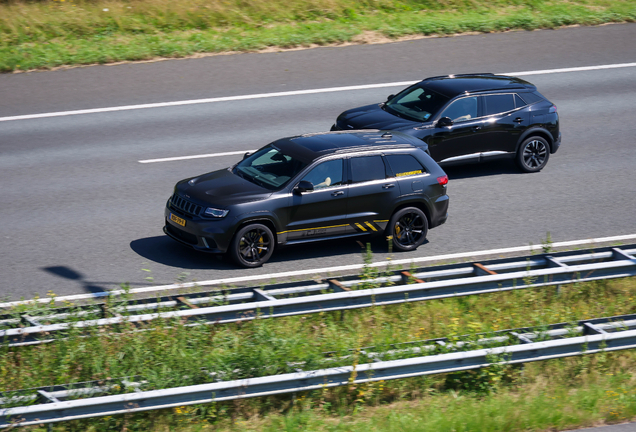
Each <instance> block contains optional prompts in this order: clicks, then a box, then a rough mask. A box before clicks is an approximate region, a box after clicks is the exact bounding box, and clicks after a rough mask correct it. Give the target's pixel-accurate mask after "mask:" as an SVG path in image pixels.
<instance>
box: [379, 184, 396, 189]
mask: <svg viewBox="0 0 636 432" xmlns="http://www.w3.org/2000/svg"><path fill="white" fill-rule="evenodd" d="M392 187H395V185H394V184H391V183H387V184H385V185H384V186H382V189H391V188H392Z"/></svg>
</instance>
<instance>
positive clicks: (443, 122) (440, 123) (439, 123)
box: [437, 117, 453, 127]
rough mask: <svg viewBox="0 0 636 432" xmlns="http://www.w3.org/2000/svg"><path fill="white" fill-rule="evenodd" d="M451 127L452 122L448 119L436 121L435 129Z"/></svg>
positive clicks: (443, 118)
mask: <svg viewBox="0 0 636 432" xmlns="http://www.w3.org/2000/svg"><path fill="white" fill-rule="evenodd" d="M452 125H453V121H452V120H451V119H450V117H442V118H441V119H439V120H437V127H446V126H452Z"/></svg>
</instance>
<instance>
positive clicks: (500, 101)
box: [484, 94, 515, 116]
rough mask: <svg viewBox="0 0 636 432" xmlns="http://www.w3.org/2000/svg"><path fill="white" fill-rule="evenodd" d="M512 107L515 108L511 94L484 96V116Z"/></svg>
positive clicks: (511, 108)
mask: <svg viewBox="0 0 636 432" xmlns="http://www.w3.org/2000/svg"><path fill="white" fill-rule="evenodd" d="M513 109H515V99H514V97H513V95H512V94H498V95H490V96H484V115H486V116H489V115H493V114H499V113H502V112H506V111H512V110H513Z"/></svg>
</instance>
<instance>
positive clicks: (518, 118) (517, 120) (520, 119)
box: [513, 117, 523, 123]
mask: <svg viewBox="0 0 636 432" xmlns="http://www.w3.org/2000/svg"><path fill="white" fill-rule="evenodd" d="M522 121H523V119H522V118H521V117H517V118H516V119H514V120H513V122H515V123H521V122H522Z"/></svg>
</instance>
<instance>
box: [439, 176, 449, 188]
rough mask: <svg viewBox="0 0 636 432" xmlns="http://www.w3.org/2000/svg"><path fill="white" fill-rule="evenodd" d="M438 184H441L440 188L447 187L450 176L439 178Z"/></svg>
mask: <svg viewBox="0 0 636 432" xmlns="http://www.w3.org/2000/svg"><path fill="white" fill-rule="evenodd" d="M437 183H439V185H440V186H446V185H447V184H448V176H447V175H446V174H444V175H443V176H441V177H437Z"/></svg>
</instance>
